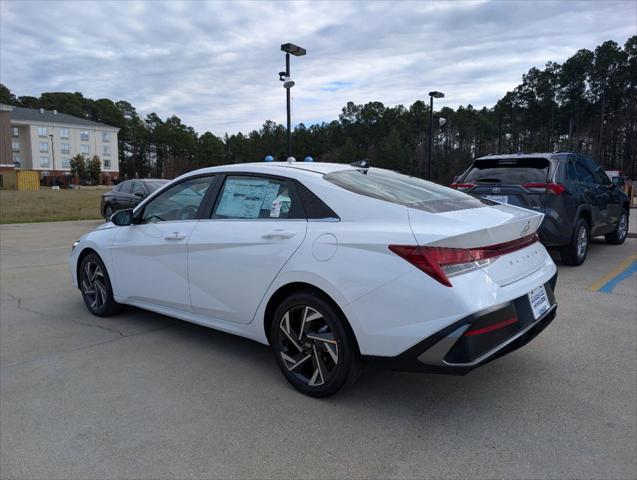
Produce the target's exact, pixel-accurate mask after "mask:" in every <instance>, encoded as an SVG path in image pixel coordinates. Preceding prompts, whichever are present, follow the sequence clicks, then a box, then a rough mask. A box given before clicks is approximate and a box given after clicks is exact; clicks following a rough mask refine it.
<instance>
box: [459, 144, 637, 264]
mask: <svg viewBox="0 0 637 480" xmlns="http://www.w3.org/2000/svg"><path fill="white" fill-rule="evenodd" d="M451 186H452V187H453V188H456V189H458V190H462V191H464V192H466V193H470V194H472V195H477V196H480V197H483V198H486V199H489V200H493V201H496V202H500V203H508V204H511V205H516V206H518V207H524V208H528V209H531V210H534V211H538V212H542V213H544V215H545V217H544V220H543V221H542V224H541V226H540V230H539V232H538V233H539V235H540V240H541V241H542V243H544V245H546V246H548V247H560V251H561V255H562V261H563V262H564V263H565V264H567V265H581V264H582V263H583V262H584V260H585V259H586V254H587V252H588V243H589V240H590V239H591V238H592V237H596V236H600V235H604V236H605V237H606V241H607V242H608V243H612V244H620V243H623V242H624V240H625V239H626V235H627V233H628V218H629V215H628V212H629V200H628V196H627V195H626V194H625V193H624V192H623V191H622V190H621V188H618V187H616V186H615V185H613V182H611V180H610V179H609V178H608V176H607V175H606V173H605V172H604V170H603V169H602V168H601V167H600V166H599V165H598V164H597V163H595V162H594V161H593V160H592V159H591V158H589V157H587V156H584V155H580V154H576V153H564V152H559V153H532V154H517V155H511V154H507V155H488V156H486V157H481V158H478V159H476V160H475V161H474V162H473V164H472V165H471V166H470V167H469V169H467V170H466V171H465V172H464V173H463V174H462V175H460V176H459V177H456V179H455V180H454V183H453V184H452V185H451Z"/></svg>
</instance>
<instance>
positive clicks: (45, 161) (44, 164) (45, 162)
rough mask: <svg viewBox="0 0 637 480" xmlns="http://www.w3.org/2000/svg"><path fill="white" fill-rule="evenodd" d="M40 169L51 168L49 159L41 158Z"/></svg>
mask: <svg viewBox="0 0 637 480" xmlns="http://www.w3.org/2000/svg"><path fill="white" fill-rule="evenodd" d="M40 167H42V168H49V157H40Z"/></svg>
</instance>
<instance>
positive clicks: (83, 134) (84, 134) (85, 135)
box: [80, 130, 88, 142]
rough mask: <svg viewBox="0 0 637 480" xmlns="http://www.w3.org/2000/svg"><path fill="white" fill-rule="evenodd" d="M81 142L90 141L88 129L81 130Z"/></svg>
mask: <svg viewBox="0 0 637 480" xmlns="http://www.w3.org/2000/svg"><path fill="white" fill-rule="evenodd" d="M80 142H88V130H82V131H81V132H80Z"/></svg>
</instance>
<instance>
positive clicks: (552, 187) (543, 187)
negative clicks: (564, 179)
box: [522, 183, 566, 195]
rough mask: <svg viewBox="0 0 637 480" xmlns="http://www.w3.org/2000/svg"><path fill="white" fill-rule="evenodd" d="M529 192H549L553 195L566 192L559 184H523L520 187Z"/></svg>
mask: <svg viewBox="0 0 637 480" xmlns="http://www.w3.org/2000/svg"><path fill="white" fill-rule="evenodd" d="M522 186H523V187H524V188H526V189H527V190H529V191H531V192H538V193H543V192H546V191H548V192H550V193H552V194H554V195H560V194H562V193H564V192H565V191H566V187H565V186H564V185H562V184H561V183H525V184H523V185H522Z"/></svg>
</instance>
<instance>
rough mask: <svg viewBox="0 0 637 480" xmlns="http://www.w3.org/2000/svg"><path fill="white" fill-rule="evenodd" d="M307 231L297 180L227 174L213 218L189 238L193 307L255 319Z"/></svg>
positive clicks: (232, 319)
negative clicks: (296, 187)
mask: <svg viewBox="0 0 637 480" xmlns="http://www.w3.org/2000/svg"><path fill="white" fill-rule="evenodd" d="M306 229H307V220H306V219H305V214H304V212H303V208H302V205H301V203H300V200H299V197H298V194H297V192H296V189H295V185H294V183H293V182H291V181H288V180H286V179H281V178H273V177H267V176H256V175H250V176H248V175H228V176H226V177H225V181H224V183H223V185H222V187H221V190H220V192H219V194H218V195H217V200H216V202H215V205H214V208H213V210H212V215H211V218H210V219H202V220H200V221H199V222H198V224H197V226H196V227H195V229H194V231H193V232H192V235H191V237H190V241H189V256H188V270H189V278H190V298H191V302H192V307H193V311H194V312H195V313H199V314H202V315H206V316H209V317H213V318H216V319H221V320H226V321H230V322H237V323H250V321H251V320H252V318H253V316H254V313H255V312H256V310H257V307H258V306H259V303H260V302H261V299H262V298H263V296H264V295H265V293H266V291H267V289H268V287H269V286H270V284H271V283H272V281H273V280H274V278H275V277H276V275H277V274H278V273H279V271H280V270H281V269H282V268H283V266H284V265H285V263H286V262H287V260H288V259H289V258H290V257H291V256H292V254H293V253H294V252H295V251H296V250H297V249H298V248H299V246H300V245H301V243H302V242H303V239H304V238H305V233H306Z"/></svg>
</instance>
